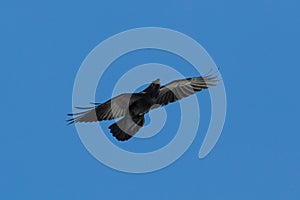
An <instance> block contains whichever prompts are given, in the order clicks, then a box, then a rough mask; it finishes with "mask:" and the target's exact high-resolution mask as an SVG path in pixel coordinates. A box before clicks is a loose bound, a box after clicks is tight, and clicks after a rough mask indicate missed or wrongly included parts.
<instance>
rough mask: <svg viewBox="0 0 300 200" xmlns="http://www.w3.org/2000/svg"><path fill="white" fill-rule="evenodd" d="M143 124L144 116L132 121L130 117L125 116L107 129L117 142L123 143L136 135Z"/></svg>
mask: <svg viewBox="0 0 300 200" xmlns="http://www.w3.org/2000/svg"><path fill="white" fill-rule="evenodd" d="M144 123H145V119H144V116H139V117H136V118H133V119H132V118H131V117H130V116H125V117H124V118H123V119H121V120H119V121H118V122H116V123H114V124H112V125H110V126H109V129H110V132H111V133H112V135H113V136H114V137H115V138H117V140H119V141H125V140H128V139H130V138H131V137H132V136H133V135H134V134H136V133H137V132H138V131H139V130H140V128H141V127H142V126H143V125H144Z"/></svg>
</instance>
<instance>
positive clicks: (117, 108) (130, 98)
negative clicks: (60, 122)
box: [67, 93, 141, 124]
mask: <svg viewBox="0 0 300 200" xmlns="http://www.w3.org/2000/svg"><path fill="white" fill-rule="evenodd" d="M139 98H141V95H140V94H137V93H134V94H121V95H119V96H117V97H114V98H112V99H110V100H108V101H107V102H105V103H102V104H99V105H96V106H95V107H92V108H91V107H90V108H79V109H86V111H84V112H80V113H75V114H68V115H69V116H73V118H72V119H69V120H67V122H69V124H72V123H76V122H96V121H102V120H111V119H116V118H119V117H122V116H125V114H126V113H127V112H128V108H129V105H131V104H132V102H134V101H136V100H137V99H139ZM77 108H78V107H77Z"/></svg>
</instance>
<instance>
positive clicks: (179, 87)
mask: <svg viewBox="0 0 300 200" xmlns="http://www.w3.org/2000/svg"><path fill="white" fill-rule="evenodd" d="M218 81H219V79H218V76H217V75H213V74H212V75H207V76H203V77H201V76H200V77H194V78H187V79H181V80H175V81H172V82H170V83H168V84H167V85H164V86H160V80H159V79H157V80H155V81H153V82H152V83H151V84H150V85H149V86H148V87H147V88H146V89H145V90H143V91H141V92H139V93H132V94H130V93H126V94H121V95H119V96H117V97H114V98H112V99H110V100H108V101H106V102H105V103H102V104H95V106H94V107H90V108H80V107H76V108H79V109H87V110H86V111H84V112H80V113H75V114H68V115H69V116H73V118H71V119H69V120H67V121H68V122H69V124H72V123H77V122H96V121H102V120H112V119H116V118H120V117H123V118H122V119H120V120H119V121H118V122H116V123H114V124H112V125H110V126H109V129H110V132H111V133H112V134H113V136H114V137H116V138H117V139H118V140H120V141H125V140H128V139H130V138H131V137H132V136H133V135H134V134H136V133H137V132H138V130H139V129H140V128H141V127H142V126H143V125H144V123H145V119H144V115H145V114H146V113H148V112H149V111H150V110H151V109H154V108H158V107H160V106H165V105H167V104H168V103H172V102H175V101H177V100H180V99H182V98H184V97H187V96H190V95H192V94H194V93H196V92H199V91H201V90H203V89H207V88H208V87H210V86H215V85H216V82H218Z"/></svg>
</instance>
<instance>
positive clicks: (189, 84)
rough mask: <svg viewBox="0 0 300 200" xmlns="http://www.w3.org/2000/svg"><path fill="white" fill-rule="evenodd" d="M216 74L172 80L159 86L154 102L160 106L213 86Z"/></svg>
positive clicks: (216, 78)
mask: <svg viewBox="0 0 300 200" xmlns="http://www.w3.org/2000/svg"><path fill="white" fill-rule="evenodd" d="M218 81H219V79H218V76H217V75H208V76H203V77H202V76H200V77H194V78H187V79H181V80H176V81H172V82H171V83H168V84H167V85H164V86H162V87H161V88H160V92H159V95H158V98H157V101H156V104H158V105H160V106H164V105H167V104H168V103H172V102H175V101H177V100H180V99H182V98H184V97H188V96H190V95H192V94H195V93H196V92H199V91H201V90H203V89H207V88H208V87H210V86H215V85H216V82H218Z"/></svg>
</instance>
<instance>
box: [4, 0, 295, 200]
mask: <svg viewBox="0 0 300 200" xmlns="http://www.w3.org/2000/svg"><path fill="white" fill-rule="evenodd" d="M299 6H300V3H299V2H298V1H296V0H287V1H279V0H259V1H258V0H254V1H249V2H245V1H244V2H243V1H237V0H236V1H232V0H229V1H214V0H213V1H196V0H194V1H179V0H174V1H163V2H162V1H156V0H153V1H149V2H143V1H109V2H108V1H107V2H101V1H81V2H74V1H64V2H62V1H56V0H53V1H47V2H42V1H31V0H29V1H13V0H12V1H6V2H3V1H2V2H1V3H0V28H1V31H0V55H1V66H2V67H1V69H2V72H1V75H0V76H1V79H0V88H1V93H2V95H1V105H2V108H1V111H2V114H1V140H0V149H1V151H0V156H1V167H0V169H1V171H0V190H1V192H0V197H1V199H101V198H106V199H120V198H123V199H129V198H130V199H183V198H185V199H289V200H290V199H299V198H300V190H299V188H300V170H299V169H300V150H299V141H300V136H299V128H298V126H297V125H298V124H299V111H300V106H299V100H300V99H299V88H298V87H299V83H298V74H299V72H300V70H299V66H300V61H299V46H300V39H299V35H300V26H299V24H300V14H299ZM145 26H159V27H165V28H170V29H174V30H177V31H180V32H182V33H184V34H187V35H189V36H190V37H192V38H194V39H195V40H196V41H198V42H199V43H200V44H202V45H203V47H204V48H205V49H206V50H207V51H208V53H209V54H210V55H211V56H212V58H213V59H214V61H215V62H216V64H217V65H218V66H219V67H220V68H221V73H222V76H223V80H224V83H225V86H226V92H227V101H228V112H227V118H226V124H225V127H224V130H223V133H222V136H221V138H220V140H219V141H218V143H217V145H216V147H215V148H214V149H213V151H212V152H211V153H210V154H209V156H208V157H206V158H205V159H203V160H199V159H198V157H197V155H198V151H199V147H200V145H201V142H202V140H203V137H204V135H203V134H204V133H205V130H206V128H207V123H208V121H209V117H210V116H209V108H207V107H206V106H205V105H207V106H209V98H208V94H207V92H203V93H201V94H199V95H197V96H198V99H199V101H200V102H203V106H202V107H201V118H202V119H203V125H202V124H200V125H201V126H200V128H199V133H198V135H197V136H196V139H195V141H194V142H193V144H192V145H191V147H190V148H189V149H188V151H187V152H186V153H185V154H184V155H183V156H182V157H181V158H180V159H179V160H177V161H176V162H175V163H173V164H172V165H170V166H169V167H167V168H165V169H162V170H159V171H156V172H153V173H148V174H127V173H123V172H118V171H116V170H113V169H110V168H108V167H106V166H105V165H103V164H101V163H100V162H99V161H97V160H96V159H94V158H93V157H92V156H91V155H90V154H89V153H88V152H87V151H86V149H85V147H84V146H83V145H82V143H81V141H80V139H79V137H78V135H77V132H76V130H75V128H74V126H66V123H65V120H66V113H69V112H71V110H72V89H73V83H74V80H75V77H76V73H77V70H78V69H79V67H80V64H81V63H82V61H83V60H84V58H85V57H86V56H87V54H88V53H89V52H90V51H91V50H92V49H93V48H94V47H95V46H96V45H98V44H99V43H100V42H101V41H103V40H105V39H107V38H108V37H110V36H112V35H114V34H117V33H119V32H121V31H125V30H127V29H131V28H137V27H145ZM148 53H149V54H147V52H139V53H137V54H135V55H133V56H132V57H130V56H129V57H128V58H125V57H124V58H121V59H120V60H118V61H116V62H115V63H114V65H124V66H125V69H127V68H128V69H130V66H135V65H136V64H142V63H147V62H158V63H164V64H168V65H172V64H173V65H175V66H177V67H178V66H180V64H182V65H186V63H184V62H183V61H182V60H180V59H178V58H176V57H175V56H170V55H167V54H164V53H162V52H155V51H153V52H148ZM122 59H123V60H122ZM179 68H180V67H179ZM180 69H181V72H182V73H183V74H184V75H186V76H193V73H194V72H193V70H191V69H190V68H189V67H182V68H180ZM119 72H120V71H119V70H117V68H115V69H114V68H113V66H112V68H111V69H110V70H108V71H107V73H106V79H109V77H110V76H113V75H115V74H117V73H119ZM104 79H105V77H104ZM111 82H112V81H111ZM109 83H110V82H109ZM108 85H110V84H108ZM109 89H110V88H108V89H107V90H103V91H99V92H98V93H97V97H98V98H99V100H100V101H103V100H106V99H107V98H109V94H110V93H109V92H111V91H110V90H109ZM201 104H202V103H201ZM177 106H178V105H176V104H174V105H170V106H169V107H168V108H167V111H169V112H174V113H175V112H176V111H177V110H178V107H177ZM202 119H201V120H202ZM176 122H177V121H176V119H174V121H171V122H169V123H171V124H172V123H173V124H176ZM201 123H202V121H201ZM167 125H168V124H167ZM104 126H105V125H104ZM165 132H172V127H171V126H168V127H166V130H165ZM107 136H108V137H111V136H109V135H108V134H107ZM171 137H172V136H166V137H165V138H163V141H162V143H163V142H167V141H168V139H170V138H171ZM111 139H112V138H111ZM133 141H134V140H133ZM149 141H151V140H149ZM139 142H142V140H138V139H136V140H135V141H134V142H132V143H128V144H130V146H129V147H126V144H122V145H121V146H122V147H124V148H129V149H130V150H133V149H134V147H135V146H136V147H137V148H138V147H139V146H140V145H139ZM143 144H145V145H148V146H147V148H149V149H152V148H153V147H154V149H155V147H157V146H156V145H157V144H153V143H151V142H144V143H143ZM158 145H159V144H158ZM143 146H144V145H143Z"/></svg>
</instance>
